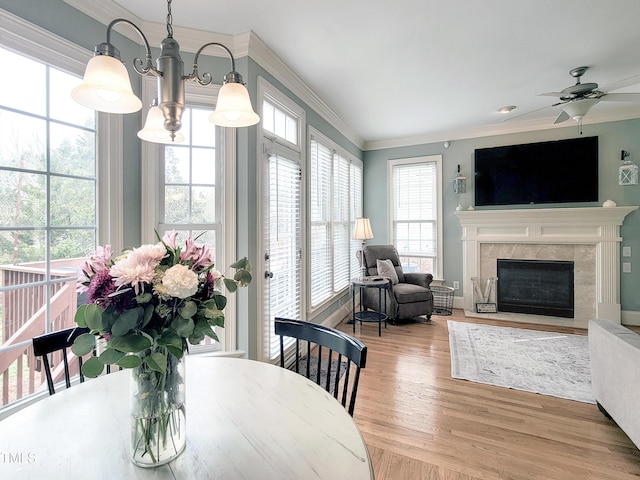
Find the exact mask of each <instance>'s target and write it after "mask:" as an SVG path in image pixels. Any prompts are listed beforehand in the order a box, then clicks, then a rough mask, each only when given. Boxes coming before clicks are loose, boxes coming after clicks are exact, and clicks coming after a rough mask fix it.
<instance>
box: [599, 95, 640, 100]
mask: <svg viewBox="0 0 640 480" xmlns="http://www.w3.org/2000/svg"><path fill="white" fill-rule="evenodd" d="M600 100H604V101H609V102H640V93H607V94H606V95H603V96H602V97H600Z"/></svg>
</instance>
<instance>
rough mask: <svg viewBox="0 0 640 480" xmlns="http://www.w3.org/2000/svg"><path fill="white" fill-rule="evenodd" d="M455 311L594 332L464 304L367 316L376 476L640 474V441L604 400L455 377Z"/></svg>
mask: <svg viewBox="0 0 640 480" xmlns="http://www.w3.org/2000/svg"><path fill="white" fill-rule="evenodd" d="M448 320H455V321H463V322H464V321H466V322H473V323H487V324H492V325H502V326H512V327H517V328H534V329H538V330H547V331H557V332H563V333H579V334H586V331H585V330H576V329H573V328H555V327H548V326H536V325H528V324H521V323H517V324H514V323H506V322H499V321H490V320H483V319H476V318H471V317H469V318H467V317H465V316H464V312H463V311H461V310H454V313H453V315H451V316H436V315H434V316H433V317H432V320H431V321H430V322H426V321H408V322H407V323H401V324H398V325H389V326H388V328H387V329H386V330H384V329H383V332H382V336H381V337H378V328H377V325H376V324H364V325H363V326H360V325H359V324H358V325H357V326H356V337H358V338H359V339H360V340H361V341H363V342H364V343H365V344H366V345H367V347H368V357H367V365H366V368H365V369H364V370H363V371H362V376H361V380H360V386H359V389H358V400H357V402H356V408H355V413H354V419H355V421H356V423H357V425H358V427H359V428H360V431H361V432H362V434H363V436H364V439H365V441H366V443H367V446H368V448H369V453H370V455H371V459H372V461H373V465H374V469H375V475H376V479H377V480H392V479H393V480H400V479H407V480H409V479H410V480H422V479H442V480H445V479H446V480H471V479H510V480H519V479H522V480H564V479H571V480H574V479H575V480H578V479H580V480H583V479H597V480H624V479H639V478H640V451H639V450H638V449H637V448H636V447H635V446H634V445H633V443H632V442H631V440H629V438H628V437H627V436H626V435H625V434H624V433H623V432H622V431H621V430H620V429H619V428H618V427H617V426H616V425H615V424H614V423H613V422H612V421H611V420H608V419H607V418H605V417H604V415H602V413H600V411H599V410H598V408H597V407H596V406H595V405H591V404H586V403H581V402H575V401H571V400H563V399H559V398H554V397H548V396H544V395H538V394H532V393H527V392H521V391H516V390H511V389H508V388H501V387H493V386H490V385H482V384H479V383H472V382H468V381H465V380H454V379H452V378H451V361H450V356H449V334H448V330H447V321H448ZM338 328H339V329H342V330H344V331H347V332H352V328H353V326H352V325H347V324H346V323H343V324H341V325H340V326H339V327H338ZM639 400H640V399H639ZM639 413H640V405H639Z"/></svg>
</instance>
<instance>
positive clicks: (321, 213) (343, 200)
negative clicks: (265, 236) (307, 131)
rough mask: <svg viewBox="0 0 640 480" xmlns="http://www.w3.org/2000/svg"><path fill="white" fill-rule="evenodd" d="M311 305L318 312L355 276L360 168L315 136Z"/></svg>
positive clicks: (312, 140) (312, 154) (311, 195)
mask: <svg viewBox="0 0 640 480" xmlns="http://www.w3.org/2000/svg"><path fill="white" fill-rule="evenodd" d="M309 149H310V155H309V157H310V178H309V212H310V213H309V214H310V227H309V229H310V250H311V253H310V258H311V265H310V267H311V269H310V273H311V275H310V302H311V308H312V309H313V308H316V307H318V306H320V305H321V304H322V303H324V302H326V301H327V300H329V299H331V298H332V297H333V296H334V295H336V294H337V293H339V292H340V291H341V290H342V289H344V288H346V287H348V286H349V281H350V279H351V278H352V277H355V276H357V275H358V273H359V264H358V260H357V257H356V251H357V250H358V248H359V244H358V242H357V241H355V240H352V239H351V232H352V231H353V226H354V224H355V219H356V218H357V217H359V216H362V163H361V162H360V161H359V160H357V159H355V158H352V157H351V156H350V155H349V154H348V153H346V152H345V153H342V152H340V153H338V147H337V145H335V144H334V143H333V142H331V141H330V140H329V139H327V138H326V137H324V136H322V135H321V134H319V133H318V132H315V131H314V132H312V133H311V135H310V140H309Z"/></svg>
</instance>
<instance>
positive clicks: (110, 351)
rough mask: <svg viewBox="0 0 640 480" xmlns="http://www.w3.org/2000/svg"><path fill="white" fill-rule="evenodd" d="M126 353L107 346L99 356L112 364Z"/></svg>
mask: <svg viewBox="0 0 640 480" xmlns="http://www.w3.org/2000/svg"><path fill="white" fill-rule="evenodd" d="M124 355H125V354H124V353H122V352H119V351H117V350H116V349H115V348H110V347H109V348H107V349H106V350H105V351H104V352H102V353H101V354H100V356H99V357H98V358H99V359H100V361H101V362H102V363H104V364H105V365H112V364H114V363H116V362H117V361H118V360H120V359H121V358H122V357H124Z"/></svg>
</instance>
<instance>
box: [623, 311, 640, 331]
mask: <svg viewBox="0 0 640 480" xmlns="http://www.w3.org/2000/svg"><path fill="white" fill-rule="evenodd" d="M620 315H621V320H622V325H630V326H632V327H640V312H638V311H635V310H623V311H622V312H620Z"/></svg>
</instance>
